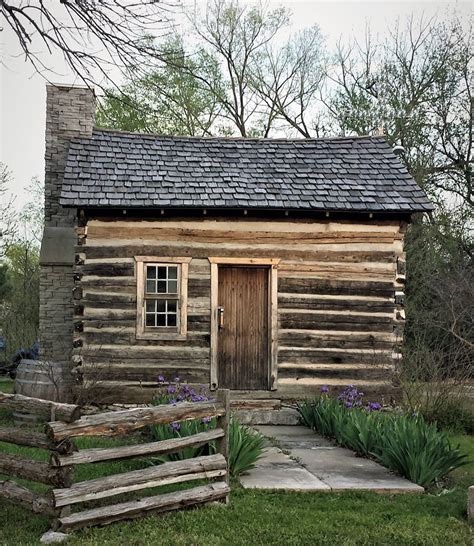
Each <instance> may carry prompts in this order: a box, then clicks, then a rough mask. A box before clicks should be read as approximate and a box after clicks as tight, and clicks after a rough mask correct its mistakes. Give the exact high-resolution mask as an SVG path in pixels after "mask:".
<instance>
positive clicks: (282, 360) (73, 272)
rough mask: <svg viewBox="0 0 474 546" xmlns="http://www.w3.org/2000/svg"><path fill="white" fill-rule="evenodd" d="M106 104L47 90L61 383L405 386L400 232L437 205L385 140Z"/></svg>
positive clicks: (50, 238) (44, 263)
mask: <svg viewBox="0 0 474 546" xmlns="http://www.w3.org/2000/svg"><path fill="white" fill-rule="evenodd" d="M94 110H95V106H94V93H93V91H91V90H90V89H87V88H81V87H64V86H52V85H50V86H48V89H47V120H46V121H47V124H46V175H45V192H46V198H45V205H46V225H45V231H44V238H43V244H42V251H41V311H40V322H41V324H40V332H41V342H42V351H43V354H42V357H43V359H44V358H47V359H52V360H54V361H55V362H60V363H62V366H63V370H64V377H63V380H64V382H66V383H67V382H70V384H71V385H73V384H74V382H76V383H77V382H78V381H79V383H82V385H85V384H87V383H88V382H89V384H93V383H94V382H95V385H96V387H99V388H98V389H97V392H98V393H100V394H97V396H98V398H99V400H98V401H101V400H107V401H114V402H133V403H135V402H146V401H149V400H150V399H151V397H152V396H153V395H154V394H155V393H156V389H157V387H158V378H159V376H165V377H167V378H170V377H171V378H173V377H175V376H179V377H180V378H181V379H182V380H184V381H188V382H189V383H192V384H204V385H207V386H209V387H210V388H211V389H216V388H218V387H219V388H228V389H231V391H232V396H233V397H234V399H236V400H242V401H247V403H248V404H250V405H252V403H255V404H257V405H258V401H261V403H262V404H264V403H265V401H267V402H268V403H270V404H273V403H275V404H279V403H281V402H282V401H287V400H295V399H301V398H303V397H306V396H312V395H314V394H315V393H317V392H319V391H320V389H321V387H322V386H325V385H328V386H332V387H333V388H334V389H337V388H339V387H344V386H345V385H348V384H353V385H357V386H358V387H359V388H361V389H363V390H364V391H366V392H376V393H378V394H382V393H388V392H392V389H393V388H394V383H393V371H394V370H395V369H396V367H397V365H398V363H399V359H400V358H401V355H400V341H401V336H402V332H403V320H404V313H403V297H404V295H403V291H404V288H403V287H404V279H405V258H404V249H403V240H404V233H405V230H406V227H407V225H408V223H409V222H410V220H411V218H412V216H413V215H414V214H420V213H424V212H429V211H430V210H431V209H432V205H431V204H430V202H429V200H428V199H427V197H426V195H425V194H424V193H423V191H422V190H421V189H420V188H419V187H418V186H417V185H416V183H415V181H414V180H413V178H412V177H411V176H410V174H409V173H408V172H407V170H406V168H405V166H404V165H403V164H402V162H401V161H400V159H399V158H398V157H397V156H396V155H395V154H394V153H393V150H392V148H391V147H390V146H389V144H388V143H387V142H386V140H385V139H384V138H383V137H382V136H368V137H342V138H327V139H284V138H281V139H280V138H279V139H252V138H197V137H173V136H160V135H150V134H137V133H135V134H134V133H125V132H119V131H111V130H104V129H100V128H96V127H95V126H94ZM242 403H243V404H244V402H242Z"/></svg>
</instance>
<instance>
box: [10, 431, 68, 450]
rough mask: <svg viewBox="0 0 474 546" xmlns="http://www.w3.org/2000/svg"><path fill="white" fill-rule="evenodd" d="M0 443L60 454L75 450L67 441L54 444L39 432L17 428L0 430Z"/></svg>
mask: <svg viewBox="0 0 474 546" xmlns="http://www.w3.org/2000/svg"><path fill="white" fill-rule="evenodd" d="M0 442H7V443H9V444H15V445H18V446H28V447H36V448H39V449H48V450H50V451H56V452H57V453H61V454H68V453H72V452H73V451H74V449H75V447H74V445H73V444H72V442H69V441H67V440H65V441H63V442H60V443H56V442H53V441H51V440H50V439H49V438H48V437H47V436H46V434H44V433H41V432H31V431H29V430H23V429H21V428H19V427H16V428H13V427H11V428H8V427H2V428H0Z"/></svg>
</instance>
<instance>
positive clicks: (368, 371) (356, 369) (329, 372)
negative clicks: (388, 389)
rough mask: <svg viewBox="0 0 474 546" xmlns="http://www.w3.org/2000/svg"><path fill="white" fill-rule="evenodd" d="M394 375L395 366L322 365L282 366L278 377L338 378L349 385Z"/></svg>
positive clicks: (279, 368) (279, 367)
mask: <svg viewBox="0 0 474 546" xmlns="http://www.w3.org/2000/svg"><path fill="white" fill-rule="evenodd" d="M391 373H393V366H392V367H388V366H386V365H384V366H377V365H362V364H354V365H337V364H336V365H334V366H330V365H326V364H324V365H321V364H288V363H286V364H281V365H279V366H278V377H279V378H280V379H283V378H290V377H292V378H295V379H302V378H305V377H306V378H312V377H314V378H321V379H324V378H329V379H333V378H337V379H339V380H342V379H344V380H345V381H346V382H347V383H348V384H350V383H351V381H352V380H353V379H366V380H369V381H373V380H376V379H387V378H388V377H389V376H390V374H391Z"/></svg>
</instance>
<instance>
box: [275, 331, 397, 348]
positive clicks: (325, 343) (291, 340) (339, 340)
mask: <svg viewBox="0 0 474 546" xmlns="http://www.w3.org/2000/svg"><path fill="white" fill-rule="evenodd" d="M347 333H348V335H347V336H344V334H343V333H342V332H341V333H340V334H339V335H337V336H336V335H332V332H331V335H326V336H325V335H324V331H311V330H306V331H305V332H304V333H303V332H299V331H298V330H291V329H290V330H282V331H280V332H279V334H278V340H279V342H280V344H281V345H282V346H288V345H291V346H292V347H307V348H320V349H325V348H335V349H371V348H374V349H383V350H386V351H391V348H392V347H393V345H394V343H395V340H394V339H392V338H391V336H390V337H389V336H387V335H386V334H380V333H377V332H374V333H370V334H368V335H367V334H365V333H361V332H356V334H358V335H354V333H353V332H352V331H351V332H349V331H348V332H347Z"/></svg>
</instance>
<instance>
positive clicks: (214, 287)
mask: <svg viewBox="0 0 474 546" xmlns="http://www.w3.org/2000/svg"><path fill="white" fill-rule="evenodd" d="M208 260H209V262H210V264H211V355H210V356H211V379H210V384H211V385H210V386H211V390H215V389H217V388H219V385H218V379H217V377H218V369H217V368H218V343H219V341H218V336H219V328H218V318H217V306H218V305H217V304H218V291H219V265H230V266H232V265H235V266H238V265H255V266H263V267H265V266H266V268H267V269H268V358H269V366H268V370H269V371H268V375H269V377H268V383H269V385H270V389H269V390H271V391H274V390H276V388H277V371H278V360H277V358H278V279H277V272H278V264H279V263H280V258H219V257H210V258H208Z"/></svg>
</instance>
